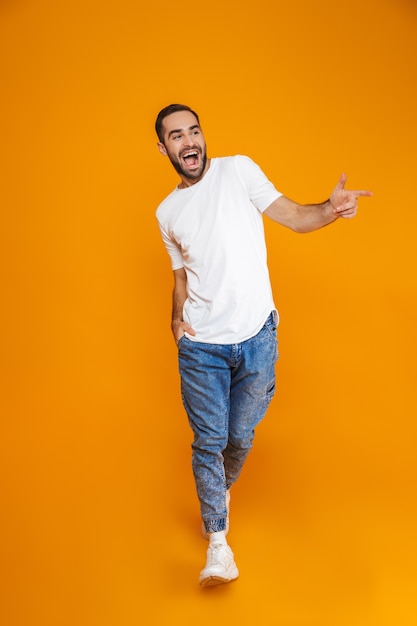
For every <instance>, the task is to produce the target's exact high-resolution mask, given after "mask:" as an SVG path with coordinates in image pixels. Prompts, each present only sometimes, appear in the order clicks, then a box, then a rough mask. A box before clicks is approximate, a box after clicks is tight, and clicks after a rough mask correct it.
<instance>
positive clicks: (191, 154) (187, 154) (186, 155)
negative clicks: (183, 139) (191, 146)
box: [183, 152, 197, 158]
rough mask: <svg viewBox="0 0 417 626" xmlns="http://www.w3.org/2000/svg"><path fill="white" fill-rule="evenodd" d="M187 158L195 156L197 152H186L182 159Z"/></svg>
mask: <svg viewBox="0 0 417 626" xmlns="http://www.w3.org/2000/svg"><path fill="white" fill-rule="evenodd" d="M189 156H197V152H186V153H185V154H183V157H184V158H185V157H189Z"/></svg>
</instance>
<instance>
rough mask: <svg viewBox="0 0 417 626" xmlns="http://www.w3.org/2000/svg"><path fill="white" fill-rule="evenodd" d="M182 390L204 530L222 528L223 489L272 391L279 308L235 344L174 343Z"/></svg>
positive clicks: (237, 470) (235, 474)
mask: <svg viewBox="0 0 417 626" xmlns="http://www.w3.org/2000/svg"><path fill="white" fill-rule="evenodd" d="M178 358H179V370H180V375H181V394H182V400H183V404H184V407H185V410H186V412H187V415H188V419H189V422H190V426H191V428H192V430H193V433H194V441H193V444H192V467H193V473H194V479H195V483H196V487H197V494H198V498H199V501H200V509H201V517H202V519H203V521H204V525H205V527H206V531H207V532H210V533H211V532H217V531H220V530H224V529H225V528H226V515H227V511H226V490H227V489H230V487H231V486H232V484H233V483H234V482H235V481H236V479H237V478H238V476H239V474H240V472H241V470H242V467H243V464H244V462H245V460H246V457H247V456H248V454H249V451H250V449H251V447H252V441H253V437H254V428H255V426H256V425H257V424H258V423H259V422H260V421H261V419H262V418H263V417H264V415H265V413H266V410H267V408H268V405H269V403H270V401H271V399H272V397H273V395H274V392H275V363H276V361H277V358H278V344H277V313H276V311H273V312H272V313H271V314H270V316H269V317H268V319H267V320H266V322H265V324H264V326H263V327H262V328H261V330H260V331H259V333H258V334H257V335H255V336H254V337H252V338H251V339H248V340H247V341H243V342H242V343H237V344H227V345H222V344H208V343H200V342H196V341H191V340H190V339H188V338H187V337H185V336H184V337H181V339H180V340H179V342H178Z"/></svg>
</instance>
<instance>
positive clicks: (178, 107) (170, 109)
mask: <svg viewBox="0 0 417 626" xmlns="http://www.w3.org/2000/svg"><path fill="white" fill-rule="evenodd" d="M178 111H189V112H190V113H192V114H193V115H195V117H196V119H197V122H198V124H200V120H199V119H198V115H197V113H196V112H195V111H193V110H192V109H190V107H188V106H187V105H186V104H169V105H168V106H167V107H165V108H164V109H162V110H161V111H159V113H158V117H157V118H156V122H155V130H156V134H157V135H158V139H159V141H161V142H162V143H164V128H163V126H164V125H163V121H164V119H165V118H166V117H168V115H171V113H177V112H178Z"/></svg>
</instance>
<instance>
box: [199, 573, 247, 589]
mask: <svg viewBox="0 0 417 626" xmlns="http://www.w3.org/2000/svg"><path fill="white" fill-rule="evenodd" d="M238 577H239V572H236V575H235V576H233V577H232V578H223V577H222V576H207V577H206V578H203V580H200V587H214V586H215V585H225V584H226V583H231V582H233V581H234V580H236V579H237V578H238Z"/></svg>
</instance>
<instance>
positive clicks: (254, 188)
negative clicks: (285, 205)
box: [236, 156, 282, 213]
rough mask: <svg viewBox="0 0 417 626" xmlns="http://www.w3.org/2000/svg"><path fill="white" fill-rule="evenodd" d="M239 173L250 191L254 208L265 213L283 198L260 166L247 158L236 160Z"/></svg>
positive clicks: (239, 157) (241, 157) (242, 157)
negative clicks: (277, 200)
mask: <svg viewBox="0 0 417 626" xmlns="http://www.w3.org/2000/svg"><path fill="white" fill-rule="evenodd" d="M236 167H237V173H238V175H239V177H240V179H241V180H242V182H243V184H244V185H245V187H246V188H247V190H248V194H249V198H250V200H251V202H252V203H253V204H254V206H255V207H256V208H257V209H258V210H259V211H260V212H261V213H263V212H264V211H265V210H266V209H267V208H268V207H269V206H270V205H271V204H272V203H273V202H274V201H275V200H276V199H277V198H279V197H280V196H282V193H281V192H280V191H277V189H276V188H275V186H274V185H273V184H272V183H271V181H270V180H269V179H268V178H267V177H266V175H265V174H264V173H263V171H262V170H261V168H260V167H259V165H257V164H256V163H255V162H254V161H252V159H250V158H249V157H246V156H238V157H237V159H236Z"/></svg>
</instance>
